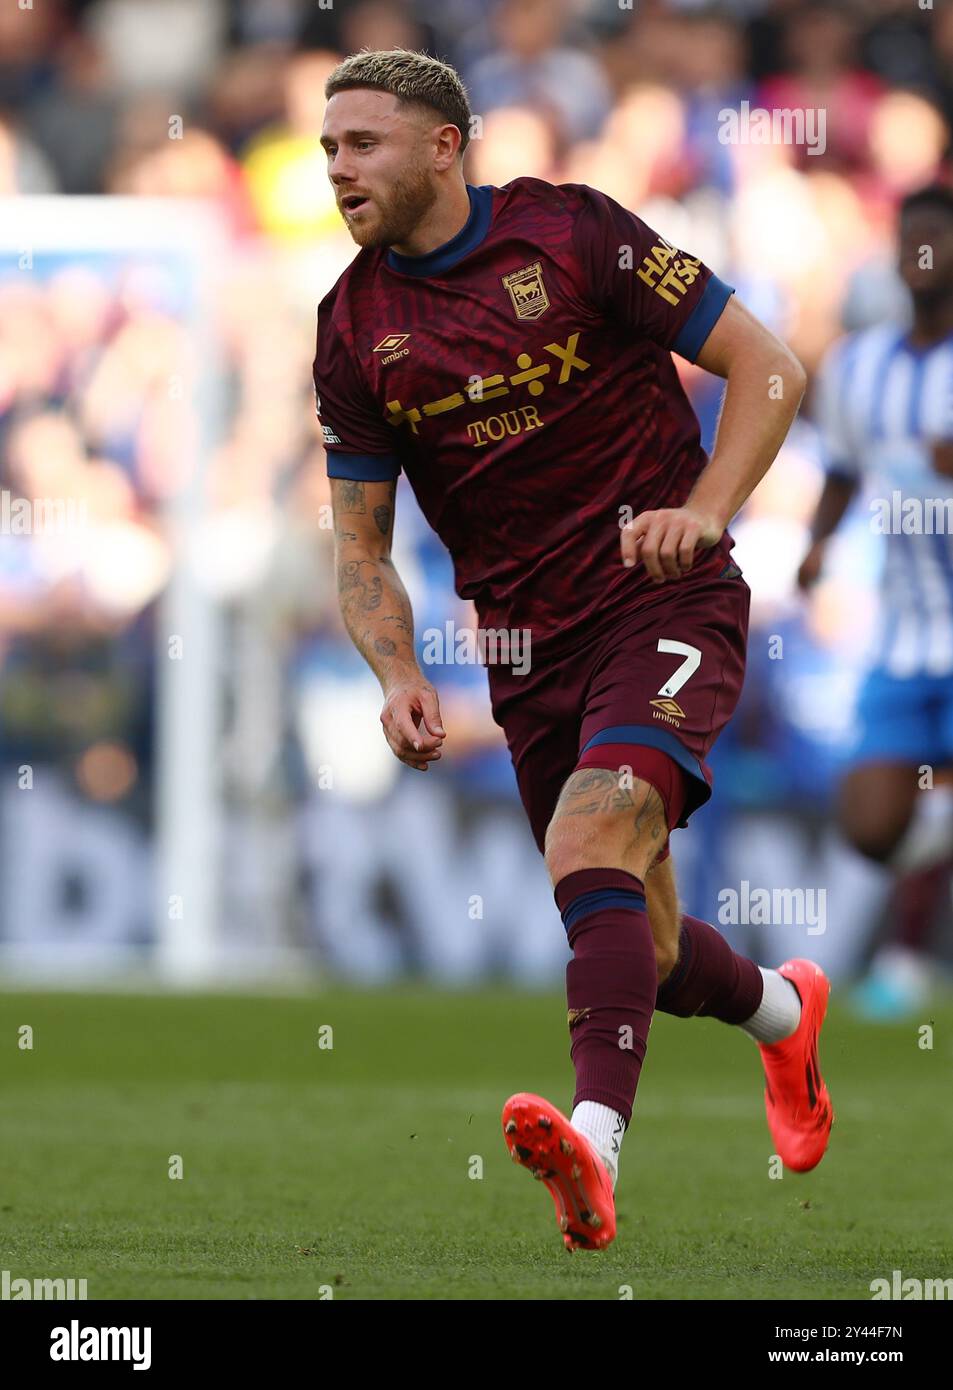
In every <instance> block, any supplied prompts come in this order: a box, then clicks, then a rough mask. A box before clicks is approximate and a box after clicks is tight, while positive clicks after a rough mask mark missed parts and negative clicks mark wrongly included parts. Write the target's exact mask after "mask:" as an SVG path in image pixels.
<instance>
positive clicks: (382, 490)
mask: <svg viewBox="0 0 953 1390" xmlns="http://www.w3.org/2000/svg"><path fill="white" fill-rule="evenodd" d="M396 492H397V484H396V483H395V482H384V483H361V482H351V481H350V480H349V479H347V478H332V479H331V503H332V507H333V510H334V550H335V562H336V567H337V582H338V598H339V601H340V605H341V614H342V616H343V618H344V624H345V626H346V628H347V630H348V632H349V633H350V636H351V640H352V641H353V643H354V645H355V646H356V647H357V649H358V651H359V652H360V653H361V655H362V656H363V657H364V660H365V661H366V662H367V664H368V665H369V666H370V668H371V670H372V671H373V672H374V674H375V675H376V676H377V679H378V680H379V681H380V683H381V689H382V690H383V692H384V708H383V710H382V711H381V724H382V725H383V726H384V734H385V737H386V738H387V742H388V743H389V744H390V747H391V750H392V751H393V753H394V754H395V756H396V757H398V758H399V759H400V760H401V762H404V763H407V765H408V766H409V767H415V768H417V769H418V770H419V771H421V772H426V770H427V766H428V764H429V763H431V762H435V761H436V760H437V759H438V758H439V757H440V746H441V744H442V743H443V740H444V737H445V734H444V730H443V725H442V724H441V720H440V707H439V705H438V703H437V692H436V691H435V690H434V688H433V686H432V685H431V684H430V682H429V681H427V680H425V679H424V676H423V673H422V672H421V670H420V667H419V666H418V665H417V658H416V656H415V655H414V618H413V613H412V612H411V608H410V600H409V599H408V597H407V591H406V589H405V588H404V586H403V583H402V582H401V578H400V575H399V574H398V573H397V571H396V569H395V568H394V563H393V561H392V559H391V554H390V547H391V537H392V535H393V531H394V498H395V496H396Z"/></svg>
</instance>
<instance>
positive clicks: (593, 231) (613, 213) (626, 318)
mask: <svg viewBox="0 0 953 1390" xmlns="http://www.w3.org/2000/svg"><path fill="white" fill-rule="evenodd" d="M570 187H573V185H570ZM574 189H575V193H576V195H577V197H578V199H579V205H578V209H577V216H576V220H575V223H574V227H573V244H574V247H575V251H576V255H577V257H578V258H579V261H580V263H581V265H582V268H583V273H584V275H585V277H586V280H587V283H588V286H589V292H590V294H591V296H592V301H593V303H594V304H595V305H596V307H597V308H599V309H600V310H601V311H602V312H603V313H605V314H606V316H607V317H609V318H613V319H615V320H616V321H617V322H621V323H623V324H625V325H626V326H627V327H629V328H632V329H634V330H635V331H636V332H638V333H641V334H642V335H643V336H644V337H646V338H649V339H651V341H652V342H654V343H658V345H659V346H660V347H664V348H668V349H669V351H671V352H677V353H678V354H679V356H680V357H685V358H687V359H688V360H689V361H690V362H694V361H695V359H696V358H697V356H698V354H699V353H700V352H701V350H702V347H703V346H704V344H705V340H706V339H707V337H708V335H709V333H710V332H711V330H712V329H713V328H714V326H715V324H716V323H717V322H718V319H719V318H720V317H721V313H722V310H723V309H724V307H725V305H726V304H727V303H728V300H729V299H730V298H731V296H732V295H733V294H734V288H733V286H731V285H727V284H725V282H724V281H723V280H719V278H718V276H717V275H715V274H714V272H713V271H712V270H710V269H709V267H708V266H707V265H703V264H702V262H701V261H700V260H697V259H696V258H695V257H693V256H689V255H688V254H687V253H686V252H685V251H680V250H679V249H678V247H676V246H673V245H672V244H671V242H669V241H666V239H665V237H663V236H661V235H660V234H659V233H658V232H656V231H653V229H652V228H651V227H650V226H648V224H647V223H645V222H643V221H642V219H641V218H640V217H637V216H636V215H635V213H632V212H627V211H626V209H625V208H624V207H622V205H621V204H620V203H617V202H616V201H615V199H614V198H610V197H608V196H607V194H605V193H599V192H598V191H597V190H596V189H594V188H588V187H587V186H586V185H585V184H577V185H575V186H574Z"/></svg>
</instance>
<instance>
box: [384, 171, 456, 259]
mask: <svg viewBox="0 0 953 1390" xmlns="http://www.w3.org/2000/svg"><path fill="white" fill-rule="evenodd" d="M469 216H470V195H469V193H468V192H467V186H466V183H465V182H464V180H463V178H462V177H460V178H459V179H455V180H454V182H453V183H452V184H451V185H450V186H449V188H448V189H447V190H446V191H445V192H441V194H440V196H439V197H438V198H437V201H436V202H435V203H434V205H433V207H432V208H431V209H430V211H429V212H428V213H427V215H426V216H425V217H422V218H421V220H420V221H419V222H418V223H417V226H416V227H415V228H414V230H413V231H412V232H411V234H410V236H409V237H407V238H406V239H405V240H404V241H401V242H394V243H393V245H392V246H391V250H392V251H396V252H397V254H398V256H426V255H429V253H430V252H431V251H436V249H437V247H438V246H445V245H446V244H447V242H448V241H452V240H453V238H454V237H455V236H456V235H457V233H458V232H461V231H462V230H463V228H464V227H465V226H466V225H467V221H468V219H469Z"/></svg>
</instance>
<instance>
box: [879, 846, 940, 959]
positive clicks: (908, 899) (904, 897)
mask: <svg viewBox="0 0 953 1390" xmlns="http://www.w3.org/2000/svg"><path fill="white" fill-rule="evenodd" d="M950 867H951V866H950V861H949V860H948V859H947V860H944V862H943V863H942V864H931V865H930V867H929V868H927V869H916V870H914V872H913V873H909V874H904V876H903V877H902V878H901V879H899V880H898V881H897V884H896V886H895V887H894V891H893V896H892V899H891V908H892V912H893V919H894V923H895V929H894V940H895V941H896V943H897V945H898V946H905V947H906V948H907V950H908V951H918V952H921V953H923V952H925V951H926V950H927V949H928V946H929V941H930V932H931V929H932V927H933V925H934V923H935V921H936V919H937V916H938V914H939V909H940V903H941V901H942V899H943V898H944V897H945V896H946V892H947V886H948V884H949V881H950Z"/></svg>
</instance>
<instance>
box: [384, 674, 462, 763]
mask: <svg viewBox="0 0 953 1390" xmlns="http://www.w3.org/2000/svg"><path fill="white" fill-rule="evenodd" d="M381 724H382V725H383V727H384V737H385V738H386V739H387V742H388V743H389V744H390V748H391V752H392V753H393V754H394V756H395V757H397V758H399V759H400V761H401V762H402V763H406V764H407V766H408V767H413V768H416V769H417V771H418V772H426V771H427V767H428V764H430V763H434V762H437V760H438V759H439V757H440V745H441V744H442V743H443V741H444V739H445V738H446V732H445V730H444V727H443V722H442V720H441V718H440V705H439V703H438V701H437V692H436V690H434V688H433V686H432V685H431V684H430V683H429V681H425V680H424V678H423V676H421V675H420V674H419V673H418V674H417V675H416V676H411V677H406V678H404V679H402V680H399V681H395V682H394V684H392V685H389V686H388V687H387V689H386V690H385V692H384V708H383V709H382V710H381Z"/></svg>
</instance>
